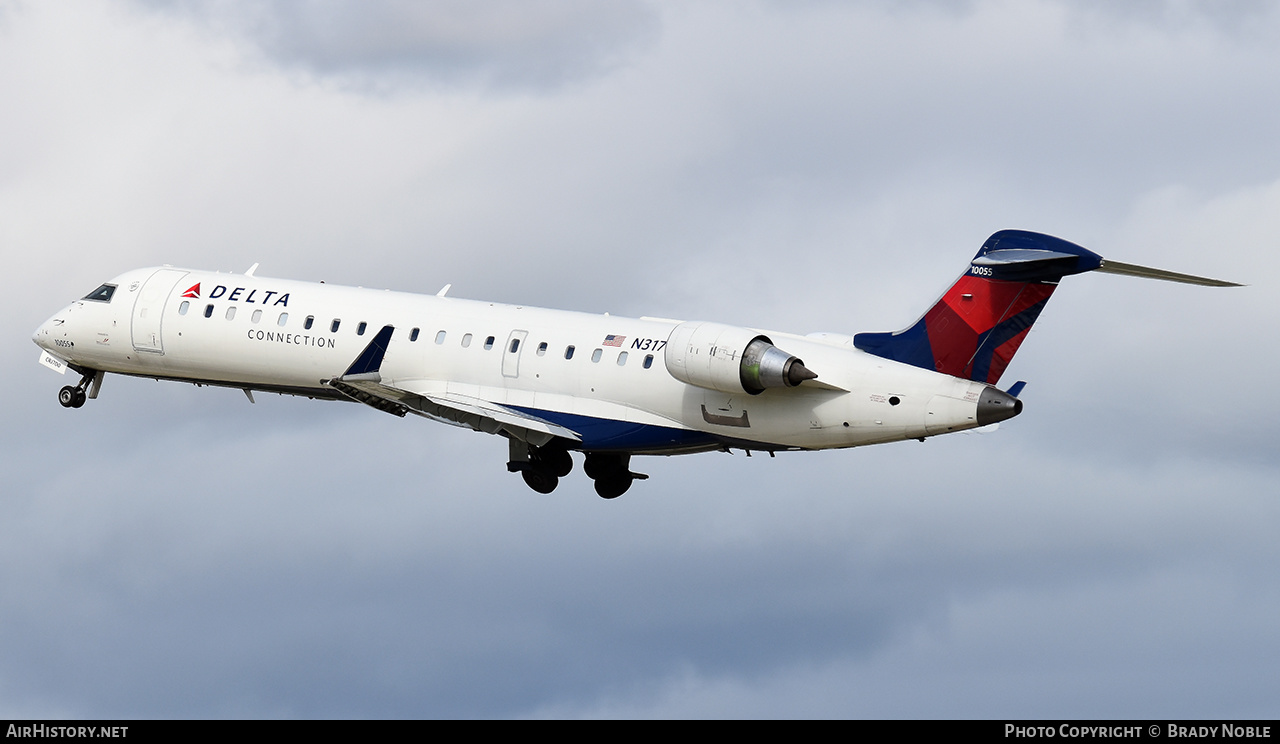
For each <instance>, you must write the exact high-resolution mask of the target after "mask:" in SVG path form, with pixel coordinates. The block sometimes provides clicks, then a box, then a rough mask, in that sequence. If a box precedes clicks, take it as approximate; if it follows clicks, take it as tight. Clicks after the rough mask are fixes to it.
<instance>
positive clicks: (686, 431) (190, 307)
mask: <svg viewBox="0 0 1280 744" xmlns="http://www.w3.org/2000/svg"><path fill="white" fill-rule="evenodd" d="M257 268H258V264H254V265H253V267H251V268H250V269H249V270H248V271H246V272H245V273H244V274H242V275H241V274H224V273H215V272H208V271H197V270H190V269H179V268H173V267H170V266H163V267H151V268H145V269H137V270H135V271H129V272H126V273H124V274H121V275H120V276H118V277H116V278H114V279H112V280H111V281H109V282H107V283H105V284H103V285H102V286H100V287H98V288H97V289H95V290H93V291H92V292H90V293H89V294H88V295H86V296H84V297H83V298H81V299H79V300H76V301H75V302H72V303H71V304H70V305H68V306H67V307H65V308H63V309H62V310H61V311H59V312H58V313H57V314H55V315H54V316H53V317H52V318H50V319H49V320H47V321H46V322H45V323H44V324H42V325H41V326H40V327H39V329H37V330H36V332H35V334H34V335H33V340H34V341H35V343H36V344H37V345H38V346H39V347H40V348H41V354H40V362H41V363H42V364H44V365H45V366H47V367H50V368H52V369H54V370H55V371H58V372H60V373H62V374H64V375H65V374H66V372H67V370H71V371H72V372H74V373H76V374H78V375H80V376H81V379H80V382H79V383H78V384H76V385H68V386H66V387H63V388H62V389H61V390H60V391H59V393H58V400H59V402H60V403H61V404H62V405H63V406H64V407H67V408H79V407H81V406H83V405H84V404H85V401H86V400H88V399H93V398H97V396H98V393H99V391H100V390H101V387H102V381H103V378H104V376H105V374H106V373H108V372H110V373H114V374H122V375H132V376H136V377H148V378H155V379H157V380H175V381H183V382H190V383H194V384H196V385H198V386H199V385H215V386H222V387H230V388H239V389H241V390H243V391H244V393H245V395H246V396H247V397H248V399H249V401H250V402H253V401H254V397H253V393H254V392H272V393H281V394H289V395H299V396H306V397H308V398H313V399H329V400H347V401H355V402H358V403H363V404H365V405H367V406H369V407H371V408H374V409H377V410H379V411H383V412H385V413H390V414H393V415H395V416H400V417H404V416H405V415H407V414H410V413H412V414H415V415H417V416H421V417H424V418H427V419H431V420H435V421H440V422H443V423H446V424H452V425H456V426H461V427H466V428H470V429H474V430H477V431H481V432H487V433H489V434H498V435H501V436H503V437H506V438H507V440H508V441H509V445H508V452H509V460H508V462H507V469H508V470H509V471H510V472H513V473H515V472H518V473H520V474H521V476H522V477H523V479H524V481H525V483H526V484H527V485H528V486H529V487H530V488H532V489H533V490H534V491H537V492H539V493H550V492H551V491H553V490H554V489H555V488H556V486H557V484H558V483H559V480H560V479H561V478H563V477H565V476H566V475H568V474H569V472H570V471H571V470H572V468H573V458H572V457H571V455H570V452H573V451H576V452H580V453H583V456H584V457H583V471H584V472H585V473H586V475H587V477H589V478H590V479H591V480H592V481H593V482H594V486H595V490H596V493H598V494H599V495H600V496H602V497H604V498H606V499H612V498H616V497H618V496H620V495H622V494H623V493H625V492H626V491H627V490H628V489H629V488H630V487H631V485H632V483H633V482H634V481H636V480H642V479H645V478H647V477H648V476H647V475H644V474H641V473H636V472H633V471H632V470H631V457H632V456H633V455H676V454H684V453H694V452H705V451H713V450H722V451H728V450H730V449H732V448H737V449H742V450H745V451H746V453H747V454H748V455H750V454H751V452H752V451H756V452H767V453H769V455H770V456H773V455H774V454H775V453H776V452H779V451H799V450H819V449H829V448H843V447H856V446H862V445H868V444H877V443H883V442H893V441H902V440H910V439H918V440H920V441H924V440H925V439H926V438H928V437H933V436H937V435H940V434H947V433H951V432H956V431H964V430H969V429H976V428H979V427H990V426H991V425H994V424H997V423H999V422H1001V421H1004V420H1006V419H1009V418H1012V417H1014V416H1017V415H1018V414H1020V413H1021V412H1022V401H1021V400H1019V398H1018V396H1019V394H1020V393H1021V391H1022V388H1023V386H1024V385H1025V383H1024V382H1021V381H1019V382H1017V383H1015V384H1014V385H1012V386H1010V387H1009V388H1008V389H1007V390H1001V389H1000V388H998V387H997V383H998V382H999V380H1000V378H1001V376H1002V375H1003V374H1004V372H1005V369H1006V368H1007V367H1008V365H1009V363H1010V361H1012V359H1013V357H1014V354H1015V353H1016V352H1017V350H1018V348H1019V347H1020V345H1021V344H1022V342H1023V341H1024V340H1025V339H1026V336H1027V332H1028V331H1029V330H1030V329H1031V326H1032V324H1033V323H1034V322H1035V321H1036V318H1038V317H1039V315H1040V312H1041V311H1042V310H1043V309H1044V306H1045V304H1046V303H1047V302H1048V300H1049V297H1050V296H1051V295H1052V294H1053V292H1054V290H1055V289H1056V288H1057V286H1058V282H1059V280H1061V279H1062V278H1063V277H1064V276H1069V275H1073V274H1081V273H1085V272H1089V271H1100V272H1104V273H1110V274H1122V275H1128V276H1138V277H1146V278H1152V279H1161V280H1166V281H1174V282H1183V283H1189V284H1199V285H1205V286H1216V287H1232V286H1242V285H1239V284H1235V283H1233V282H1226V281H1220V280H1217V279H1209V278H1205V277H1200V276H1193V275H1189V274H1179V273H1175V272H1171V271H1164V270H1161V269H1153V268H1148V267H1144V266H1137V265H1134V264H1125V263H1119V262H1115V261H1110V260H1106V259H1103V258H1102V257H1101V256H1099V255H1098V254H1096V253H1093V252H1091V251H1089V250H1086V249H1085V248H1082V247H1080V246H1078V245H1076V244H1074V243H1070V242H1068V241H1066V240H1062V239H1060V238H1055V237H1052V236H1049V235H1044V234H1041V233H1034V232H1028V231H1022V230H1002V231H1000V232H997V233H995V234H994V235H992V236H991V237H990V238H988V239H987V241H986V242H985V243H984V244H983V245H982V248H981V249H980V250H979V251H978V253H977V254H976V255H975V256H974V257H973V260H972V261H970V263H969V266H968V268H967V269H966V270H965V272H964V273H963V274H962V275H961V276H960V278H959V279H957V280H956V282H955V283H954V284H952V285H951V287H950V288H949V289H948V290H947V291H946V292H945V293H944V294H943V295H942V297H941V298H940V299H939V300H938V301H937V302H936V303H935V304H934V305H933V306H932V307H931V308H930V309H929V310H928V311H926V312H925V314H924V315H923V316H921V317H920V319H919V320H917V321H916V322H915V323H914V324H912V325H910V326H908V327H907V328H905V329H903V330H901V331H897V332H893V333H859V334H856V335H852V336H850V335H845V334H839V333H811V334H809V335H796V334H791V333H781V332H775V331H764V330H757V329H752V328H744V327H740V326H733V325H726V324H723V323H717V322H710V321H679V320H670V319H663V318H649V317H641V318H623V317H616V316H611V315H608V314H604V315H595V314H587V313H580V312H570V311H564V310H549V309H542V308H534V307H524V306H519V305H505V304H498V303H490V302H481V301H473V300H465V299H459V298H454V297H449V296H447V293H448V291H449V289H450V286H449V285H446V286H445V287H444V289H442V290H440V292H439V293H437V294H436V295H435V296H430V295H419V294H410V293H404V292H391V291H386V290H372V289H363V288H355V287H343V286H336V285H329V284H324V283H311V282H301V281H290V280H284V279H270V278H264V277H257V276H255V275H254V273H255V271H256V270H257Z"/></svg>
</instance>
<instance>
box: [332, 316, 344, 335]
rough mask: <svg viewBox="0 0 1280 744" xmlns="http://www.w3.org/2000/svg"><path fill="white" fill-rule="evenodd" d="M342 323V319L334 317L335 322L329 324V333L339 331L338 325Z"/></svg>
mask: <svg viewBox="0 0 1280 744" xmlns="http://www.w3.org/2000/svg"><path fill="white" fill-rule="evenodd" d="M340 325H342V321H341V320H339V319H337V318H334V319H333V322H332V323H330V324H329V333H337V332H338V326H340Z"/></svg>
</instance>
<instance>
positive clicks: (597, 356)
mask: <svg viewBox="0 0 1280 744" xmlns="http://www.w3.org/2000/svg"><path fill="white" fill-rule="evenodd" d="M603 355H604V349H596V350H595V351H593V352H591V361H593V362H599V361H600V357H601V356H603Z"/></svg>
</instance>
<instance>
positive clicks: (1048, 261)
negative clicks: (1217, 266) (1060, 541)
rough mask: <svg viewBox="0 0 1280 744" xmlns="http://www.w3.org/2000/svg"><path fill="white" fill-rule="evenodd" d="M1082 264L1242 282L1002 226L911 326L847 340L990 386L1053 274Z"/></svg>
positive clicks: (1045, 296) (1051, 286)
mask: <svg viewBox="0 0 1280 744" xmlns="http://www.w3.org/2000/svg"><path fill="white" fill-rule="evenodd" d="M1086 271H1101V272H1103V273H1107V274H1124V275H1127V276H1140V277H1146V278H1149V279H1163V280H1166V281H1173V282H1183V283H1186V284H1200V285H1204V286H1208V287H1239V286H1241V285H1239V284H1235V283H1233V282H1224V281H1220V280H1218V279H1208V278H1205V277H1200V276H1192V275H1190V274H1178V273H1175V272H1172V271H1164V270H1162V269H1151V268H1147V267H1145V266H1135V265H1133V264H1125V263H1119V262H1117V261H1108V260H1106V259H1104V258H1102V256H1099V255H1098V254H1096V253H1094V252H1092V251H1090V250H1087V249H1085V248H1081V247H1080V246H1078V245H1076V244H1075V243H1069V242H1067V241H1065V240H1062V239H1061V238H1055V237H1052V236H1049V235H1042V234H1040V233H1033V232H1026V231H1024V230H1001V231H1000V232H998V233H996V234H995V235H992V236H991V237H990V238H987V242H986V243H984V244H983V245H982V249H981V250H979V251H978V254H977V255H976V256H974V257H973V261H971V262H970V263H969V270H968V271H966V272H965V273H964V274H963V275H962V276H961V277H960V278H959V279H957V280H956V283H955V284H953V285H951V288H950V289H948V290H947V292H946V294H944V295H943V296H942V299H940V300H938V302H937V304H935V305H934V306H933V307H932V308H930V309H929V311H928V312H926V313H925V314H924V316H923V317H921V318H920V320H918V321H916V323H915V324H914V325H912V326H911V327H910V328H907V329H905V330H902V331H898V332H896V333H859V334H858V335H857V336H855V337H854V340H853V343H854V345H855V346H857V347H858V348H859V349H862V350H863V351H865V352H868V353H870V354H875V355H876V356H879V357H884V358H885V359H892V360H894V361H897V362H903V363H905V364H910V365H913V366H916V367H923V368H925V369H932V370H936V371H938V372H941V373H943V374H948V375H952V376H953V377H960V378H965V379H969V380H975V381H977V382H985V383H987V384H990V385H994V384H996V383H997V382H998V381H999V380H1000V376H1001V375H1002V374H1004V371H1005V368H1006V367H1008V366H1009V362H1010V361H1012V359H1013V355H1014V354H1015V353H1017V351H1018V347H1019V346H1021V345H1022V342H1023V340H1024V339H1026V337H1027V332H1028V331H1030V330H1031V325H1032V324H1033V323H1035V322H1036V318H1038V317H1040V312H1041V311H1042V310H1044V306H1045V304H1047V303H1048V302H1049V297H1050V296H1052V295H1053V290H1055V289H1057V287H1058V281H1059V280H1061V279H1062V277H1064V276H1069V275H1071V274H1083V273H1084V272H1086Z"/></svg>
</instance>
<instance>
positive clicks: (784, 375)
mask: <svg viewBox="0 0 1280 744" xmlns="http://www.w3.org/2000/svg"><path fill="white" fill-rule="evenodd" d="M664 361H665V362H666V365H667V371H668V372H670V373H671V376H672V377H675V378H676V379H677V380H680V381H681V382H687V383H689V384H690V385H697V386H698V387H703V388H710V389H711V390H719V391H720V392H722V393H750V394H751V395H758V394H760V393H762V392H764V391H765V390H767V389H769V388H780V387H795V386H796V385H799V384H800V383H802V382H804V381H805V380H813V379H816V378H817V377H818V375H817V374H815V373H813V372H812V371H810V370H809V369H808V368H807V367H805V366H804V362H802V361H801V360H799V359H797V358H796V357H794V356H792V355H790V354H788V353H787V352H785V351H783V350H782V349H779V348H778V347H776V346H774V345H773V342H772V341H770V340H769V337H768V336H763V335H761V334H759V333H756V332H755V331H752V330H750V329H747V328H739V327H737V326H729V325H724V324H721V323H708V322H699V321H690V322H686V323H681V324H680V325H678V326H676V327H675V329H674V330H673V331H671V335H670V336H669V337H668V338H667V346H666V353H665V357H664Z"/></svg>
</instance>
